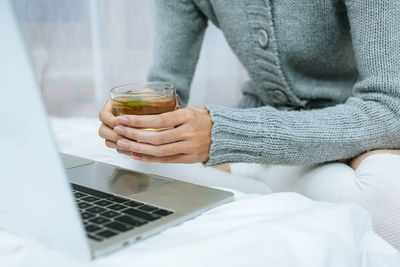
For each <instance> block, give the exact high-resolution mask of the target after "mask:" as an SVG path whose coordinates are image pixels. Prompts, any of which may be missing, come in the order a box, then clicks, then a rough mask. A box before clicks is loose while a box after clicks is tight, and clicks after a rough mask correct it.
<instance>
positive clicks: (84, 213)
mask: <svg viewBox="0 0 400 267" xmlns="http://www.w3.org/2000/svg"><path fill="white" fill-rule="evenodd" d="M81 217H82V219H84V220H87V219H90V218H92V217H94V214H91V213H89V212H83V213H81Z"/></svg>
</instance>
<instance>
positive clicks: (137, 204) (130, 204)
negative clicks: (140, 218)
mask: <svg viewBox="0 0 400 267" xmlns="http://www.w3.org/2000/svg"><path fill="white" fill-rule="evenodd" d="M124 205H127V206H130V207H133V208H135V207H139V206H142V205H144V204H143V203H140V202H137V201H133V200H131V201H129V202H126V203H124Z"/></svg>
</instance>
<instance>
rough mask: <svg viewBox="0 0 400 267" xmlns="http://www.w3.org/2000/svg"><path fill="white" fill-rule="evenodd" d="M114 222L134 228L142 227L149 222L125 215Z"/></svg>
mask: <svg viewBox="0 0 400 267" xmlns="http://www.w3.org/2000/svg"><path fill="white" fill-rule="evenodd" d="M114 220H116V221H119V222H123V223H126V224H129V225H133V226H141V225H143V224H146V223H147V220H143V219H140V218H136V217H132V216H127V215H123V216H121V217H118V218H115V219H114Z"/></svg>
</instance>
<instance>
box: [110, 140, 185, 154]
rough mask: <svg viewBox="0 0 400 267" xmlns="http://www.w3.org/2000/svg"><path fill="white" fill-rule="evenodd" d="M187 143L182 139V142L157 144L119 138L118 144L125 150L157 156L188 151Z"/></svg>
mask: <svg viewBox="0 0 400 267" xmlns="http://www.w3.org/2000/svg"><path fill="white" fill-rule="evenodd" d="M186 143H187V142H185V141H182V142H176V143H171V144H165V145H160V146H157V145H151V144H144V143H138V142H135V141H131V140H128V139H120V140H118V142H117V145H118V146H119V147H121V148H122V149H123V150H127V151H131V152H134V153H139V154H145V155H151V156H156V157H166V156H172V155H177V154H185V153H187V152H188V151H187V147H188V146H187V144H186Z"/></svg>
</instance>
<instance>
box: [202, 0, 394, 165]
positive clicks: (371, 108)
mask: <svg viewBox="0 0 400 267" xmlns="http://www.w3.org/2000/svg"><path fill="white" fill-rule="evenodd" d="M346 8H347V15H348V18H349V22H350V27H351V36H352V41H353V49H354V52H355V56H356V61H357V68H358V72H359V78H358V81H357V82H356V83H355V84H354V86H353V96H352V97H350V98H349V99H348V100H347V101H346V103H344V104H339V105H336V106H333V107H327V108H323V109H316V110H305V111H281V110H276V109H274V108H273V107H261V108H253V109H244V110H243V109H234V108H226V107H220V106H211V105H210V106H207V108H208V110H209V111H210V114H211V120H212V122H213V129H212V144H211V148H210V154H209V159H208V161H207V162H205V165H216V164H221V163H224V162H264V163H270V164H289V165H300V164H314V163H321V162H327V161H333V160H338V159H346V158H351V157H354V156H356V155H358V154H361V153H362V152H365V151H368V150H372V149H378V148H382V149H383V148H388V149H395V148H400V16H399V14H400V1H395V0H381V1H376V0H347V1H346Z"/></svg>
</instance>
